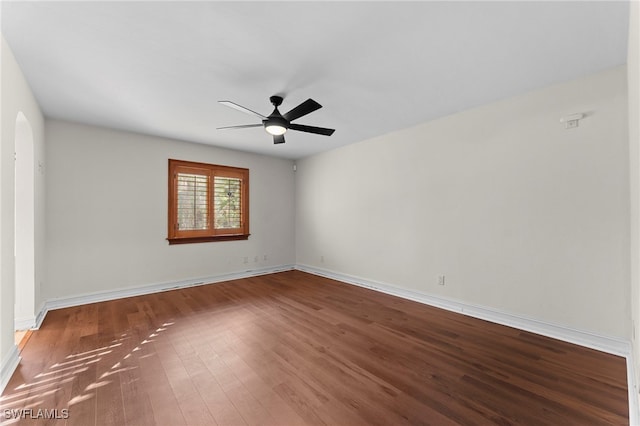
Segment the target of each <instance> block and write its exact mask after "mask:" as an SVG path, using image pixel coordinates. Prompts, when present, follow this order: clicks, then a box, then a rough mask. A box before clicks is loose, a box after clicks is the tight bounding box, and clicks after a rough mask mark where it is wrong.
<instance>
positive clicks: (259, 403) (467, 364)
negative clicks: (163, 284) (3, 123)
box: [0, 271, 629, 426]
mask: <svg viewBox="0 0 640 426" xmlns="http://www.w3.org/2000/svg"><path fill="white" fill-rule="evenodd" d="M21 355H22V362H21V363H20V366H19V368H18V370H17V371H16V373H15V374H14V375H13V377H12V378H11V381H10V382H9V384H8V386H7V387H6V390H5V392H4V394H3V395H2V397H1V399H0V405H1V406H0V424H2V425H5V424H13V423H14V420H11V419H6V411H5V410H20V409H31V410H32V411H31V412H25V413H26V418H25V419H22V420H21V421H20V422H19V423H21V424H28V425H45V424H47V425H48V424H52V425H63V424H65V425H83V426H87V425H171V426H175V425H216V424H217V425H324V424H326V425H408V424H411V425H421V424H433V425H450V424H463V425H486V424H500V425H507V424H528V425H572V424H575V425H595V424H615V425H621V424H628V422H629V420H628V405H627V383H626V366H625V360H624V359H623V358H620V357H616V356H613V355H608V354H604V353H601V352H598V351H594V350H590V349H585V348H582V347H579V346H575V345H571V344H568V343H564V342H560V341H556V340H553V339H549V338H545V337H542V336H539V335H535V334H531V333H526V332H522V331H518V330H516V329H512V328H509V327H504V326H500V325H496V324H491V323H488V322H485V321H482V320H477V319H473V318H469V317H465V316H462V315H459V314H455V313H451V312H447V311H443V310H440V309H436V308H432V307H429V306H425V305H422V304H419V303H415V302H411V301H407V300H403V299H399V298H395V297H392V296H388V295H385V294H381V293H377V292H374V291H370V290H367V289H363V288H359V287H354V286H350V285H347V284H343V283H339V282H336V281H332V280H329V279H326V278H322V277H317V276H314V275H309V274H305V273H303V272H299V271H289V272H282V273H278V274H272V275H265V276H260V277H253V278H248V279H242V280H236V281H229V282H225V283H219V284H212V285H206V286H199V287H192V288H188V289H182V290H174V291H168V292H163V293H156V294H151V295H145V296H139V297H131V298H127V299H120V300H115V301H109V302H102V303H95V304H90V305H84V306H80V307H74V308H68V309H60V310H55V311H51V312H49V313H48V314H47V317H46V320H45V322H44V324H43V325H42V327H41V328H40V330H37V331H35V332H33V333H32V335H31V337H30V339H29V341H28V342H27V343H26V345H25V347H24V349H23V350H22V354H21ZM38 409H46V410H49V412H48V415H49V417H51V416H57V417H68V418H66V419H62V418H59V419H46V418H42V417H46V414H47V413H42V412H40V415H41V418H39V419H32V418H31V417H37V416H38V414H39V412H38ZM54 409H56V410H58V411H52V410H54ZM63 410H68V412H65V411H63ZM14 413H17V411H14ZM65 413H66V414H68V416H66V415H65ZM3 415H4V416H3Z"/></svg>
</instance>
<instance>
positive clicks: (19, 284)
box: [14, 112, 36, 330]
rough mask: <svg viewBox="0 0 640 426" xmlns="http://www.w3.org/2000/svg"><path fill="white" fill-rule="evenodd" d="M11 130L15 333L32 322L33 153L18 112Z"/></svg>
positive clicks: (24, 121)
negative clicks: (13, 134) (12, 152)
mask: <svg viewBox="0 0 640 426" xmlns="http://www.w3.org/2000/svg"><path fill="white" fill-rule="evenodd" d="M15 129H16V133H15V181H14V185H15V188H14V189H15V191H14V202H15V204H14V205H15V222H14V223H15V225H14V226H15V235H14V237H15V238H14V256H15V307H14V320H15V328H16V330H25V329H28V328H31V327H33V325H34V324H33V323H34V318H35V282H36V279H35V152H34V142H33V131H32V129H31V124H29V121H28V120H27V117H25V115H24V114H23V113H22V112H19V113H18V117H17V118H16V127H15Z"/></svg>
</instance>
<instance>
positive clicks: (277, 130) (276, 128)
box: [264, 123, 287, 136]
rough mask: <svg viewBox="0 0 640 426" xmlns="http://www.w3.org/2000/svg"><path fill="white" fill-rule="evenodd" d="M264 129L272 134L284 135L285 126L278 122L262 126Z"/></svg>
mask: <svg viewBox="0 0 640 426" xmlns="http://www.w3.org/2000/svg"><path fill="white" fill-rule="evenodd" d="M264 129H265V130H266V131H267V133H270V134H272V135H274V136H280V135H284V134H285V133H286V131H287V128H286V127H284V126H281V125H280V124H278V123H272V124H267V125H266V126H264Z"/></svg>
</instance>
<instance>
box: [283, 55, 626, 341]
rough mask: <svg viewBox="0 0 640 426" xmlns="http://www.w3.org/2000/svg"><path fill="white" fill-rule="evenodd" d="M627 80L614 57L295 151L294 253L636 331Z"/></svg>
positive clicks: (534, 314)
mask: <svg viewBox="0 0 640 426" xmlns="http://www.w3.org/2000/svg"><path fill="white" fill-rule="evenodd" d="M626 91H627V87H626V70H625V68H624V67H618V68H616V69H612V70H608V71H606V72H602V73H599V74H597V75H593V76H589V77H587V78H583V79H579V80H574V81H571V82H568V83H565V84H561V85H557V86H553V87H549V88H546V89H543V90H538V91H535V92H531V93H528V94H525V95H523V96H519V97H516V98H512V99H507V100H503V101H500V102H495V103H492V104H489V105H486V106H483V107H480V108H477V109H473V110H469V111H465V112H461V113H458V114H455V115H452V116H448V117H445V118H442V119H439V120H436V121H432V122H429V123H425V124H422V125H419V126H416V127H413V128H409V129H405V130H401V131H397V132H394V133H391V134H387V135H383V136H380V137H377V138H374V139H371V140H368V141H364V142H361V143H358V144H354V145H350V146H346V147H343V148H340V149H336V150H333V151H330V152H327V153H323V154H319V155H316V156H312V157H309V158H306V159H304V160H301V161H298V164H297V170H298V171H297V174H296V249H297V262H298V263H299V264H303V265H309V266H313V267H318V268H324V269H327V270H330V271H333V272H337V273H341V274H348V275H351V276H356V277H361V278H364V279H369V280H374V281H378V282H383V283H387V284H390V285H393V286H396V287H400V288H405V289H408V290H414V291H419V292H424V293H427V294H431V295H439V296H444V297H448V298H451V299H455V300H459V301H462V302H465V303H471V304H475V305H481V306H485V307H490V308H492V309H496V310H500V311H505V312H507V313H512V314H516V315H520V316H523V317H529V318H533V319H537V320H541V321H545V322H549V323H553V324H556V325H561V326H565V327H572V328H575V329H579V330H583V331H590V332H593V333H597V334H602V335H605V336H610V337H617V338H623V339H627V338H628V336H629V320H628V319H629V318H630V304H629V285H628V282H629V162H628V145H627V140H628V139H627V130H628V128H627V96H626V94H627V93H626ZM577 112H584V113H587V114H588V117H587V118H586V119H584V120H582V121H581V122H580V126H579V127H578V128H576V129H571V130H565V129H564V127H563V126H562V125H561V124H560V123H559V119H560V117H561V116H563V115H566V114H572V113H577ZM322 258H324V262H323V261H322V260H321V259H322ZM440 274H443V275H446V285H445V286H438V285H437V276H438V275H440Z"/></svg>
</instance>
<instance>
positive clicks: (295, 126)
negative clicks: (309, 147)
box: [289, 123, 336, 136]
mask: <svg viewBox="0 0 640 426" xmlns="http://www.w3.org/2000/svg"><path fill="white" fill-rule="evenodd" d="M289 128H290V129H291V130H298V131H300V132H307V133H316V134H318V135H325V136H331V135H332V134H333V132H335V131H336V130H335V129H327V128H325V127H314V126H304V125H302V124H293V123H290V124H289Z"/></svg>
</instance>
